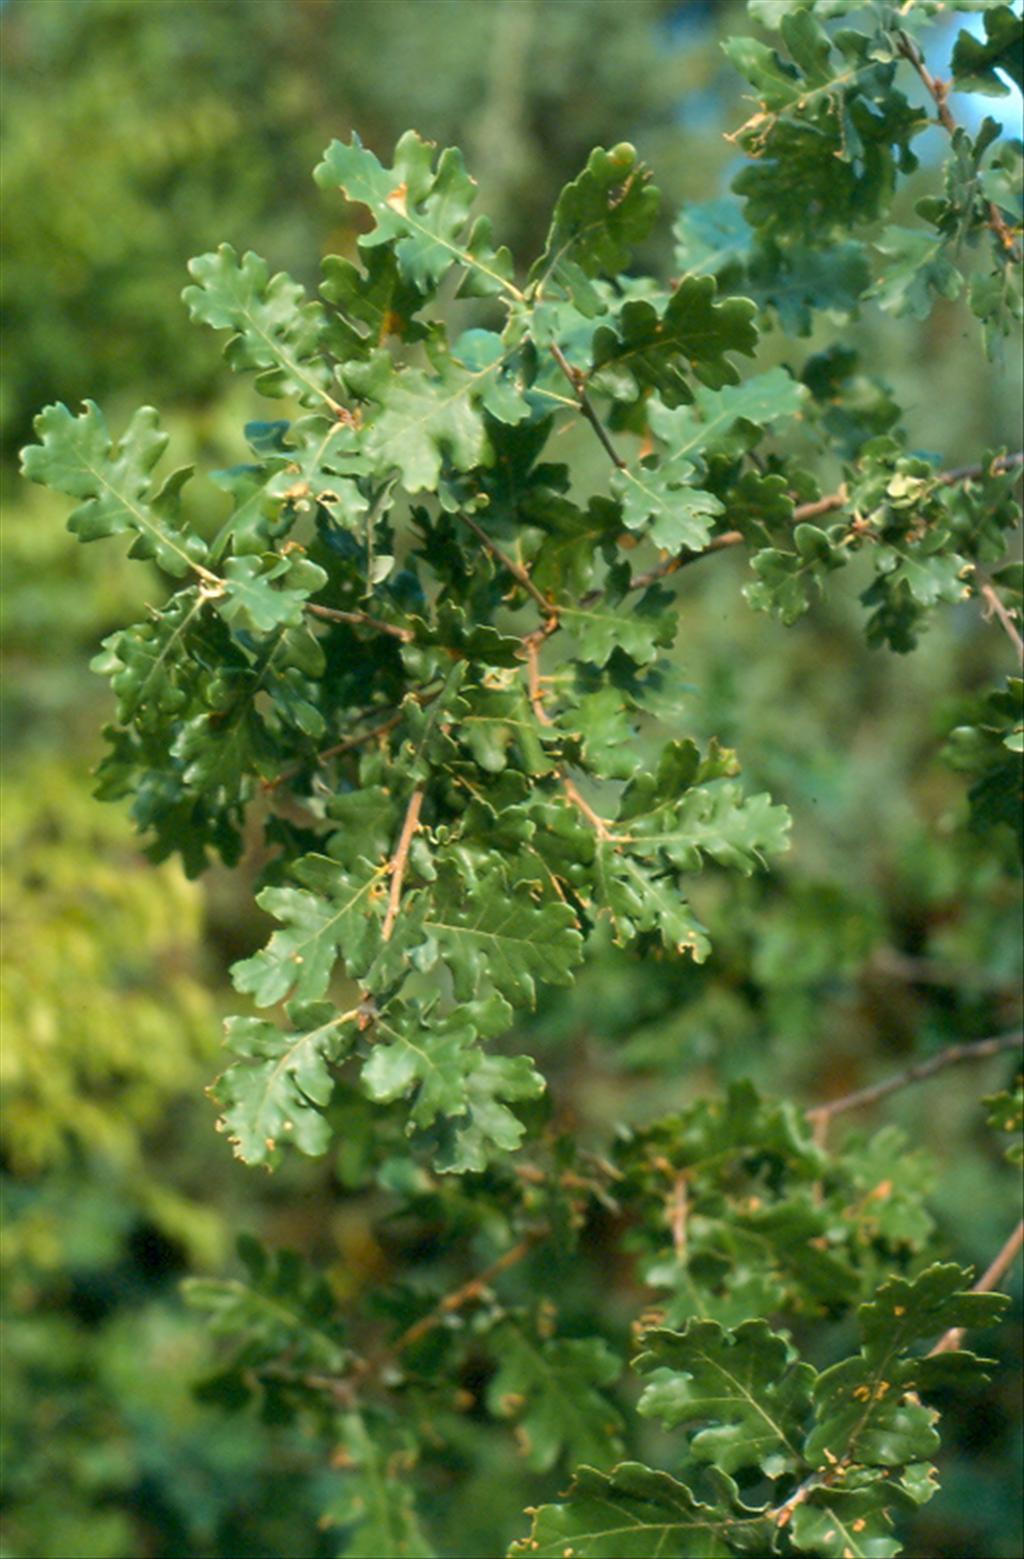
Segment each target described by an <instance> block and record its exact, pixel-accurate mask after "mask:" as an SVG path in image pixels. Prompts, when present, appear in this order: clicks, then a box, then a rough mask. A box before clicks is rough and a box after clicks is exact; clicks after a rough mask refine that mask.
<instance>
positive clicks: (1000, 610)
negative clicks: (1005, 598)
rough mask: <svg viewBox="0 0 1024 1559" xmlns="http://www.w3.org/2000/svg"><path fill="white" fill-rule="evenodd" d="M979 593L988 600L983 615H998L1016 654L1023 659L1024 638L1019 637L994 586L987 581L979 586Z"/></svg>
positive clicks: (1015, 626) (1014, 624)
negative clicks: (986, 609)
mask: <svg viewBox="0 0 1024 1559" xmlns="http://www.w3.org/2000/svg"><path fill="white" fill-rule="evenodd" d="M981 594H982V595H983V596H984V598H985V600H986V601H987V602H988V607H989V609H988V611H987V612H986V613H985V616H986V617H991V616H992V614H993V613H995V615H996V617H998V619H999V621H1000V622H1001V623H1002V625H1003V627H1004V628H1005V630H1006V634H1007V637H1008V638H1009V640H1010V643H1011V644H1013V645H1014V647H1015V648H1016V651H1017V654H1018V655H1019V656H1020V658H1021V660H1022V661H1024V639H1022V638H1021V636H1020V633H1019V632H1018V631H1017V624H1016V623H1015V622H1014V620H1013V618H1012V617H1011V615H1010V613H1009V612H1008V611H1007V609H1006V607H1005V606H1004V605H1003V603H1002V601H1001V600H1000V599H999V593H998V591H997V590H996V588H995V586H994V585H990V584H987V583H986V584H983V585H982V587H981Z"/></svg>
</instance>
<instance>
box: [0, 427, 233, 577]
mask: <svg viewBox="0 0 1024 1559" xmlns="http://www.w3.org/2000/svg"><path fill="white" fill-rule="evenodd" d="M84 406H85V410H84V411H83V412H81V413H80V415H79V416H77V417H75V416H72V414H71V412H70V411H68V409H67V407H66V406H62V405H60V404H57V405H55V406H47V408H46V410H45V411H42V412H40V414H39V416H38V417H37V418H36V420H35V423H34V427H35V430H36V433H37V434H38V436H39V440H40V442H39V443H38V444H30V445H29V446H28V448H27V449H25V450H23V451H22V470H23V471H24V473H25V475H26V476H27V477H28V478H29V480H30V481H33V482H41V483H42V484H43V485H44V486H46V487H51V488H53V490H54V491H55V492H58V493H67V494H68V495H69V496H70V497H72V498H80V499H83V500H84V501H83V502H82V503H80V504H79V505H78V507H77V508H76V509H74V510H72V513H71V516H70V518H69V520H68V529H69V530H70V531H73V532H74V534H75V535H76V536H78V537H79V538H80V540H82V541H96V540H98V539H99V538H100V537H103V536H118V535H121V534H123V533H124V532H125V531H128V532H133V533H134V535H135V538H136V539H135V543H134V545H133V547H132V555H133V556H134V557H140V558H154V559H155V560H156V562H157V563H158V564H159V566H160V567H161V568H162V569H163V570H164V571H165V572H166V573H168V574H172V575H173V576H174V577H175V578H176V579H180V578H182V576H183V575H185V574H188V573H190V572H195V573H198V574H199V575H201V576H202V575H203V574H204V573H205V570H204V568H203V561H204V559H205V557H206V547H205V545H204V543H203V541H202V539H201V538H200V537H199V536H196V535H192V534H189V533H187V532H185V531H183V530H182V529H180V528H179V526H178V525H177V523H176V517H177V505H178V498H179V495H180V491H181V488H182V486H183V484H184V482H185V481H187V479H188V477H189V476H190V474H191V468H186V469H184V470H181V471H176V472H175V473H174V475H173V476H171V477H169V478H168V479H167V481H166V482H165V483H164V485H163V487H162V488H160V489H159V490H154V489H153V486H152V478H151V473H152V470H153V467H154V466H155V465H156V464H157V462H158V460H159V459H160V456H161V455H162V454H163V452H164V450H165V448H166V447H167V434H166V433H162V432H161V431H160V425H159V422H160V419H159V417H158V415H157V413H156V412H155V411H154V410H153V408H152V407H151V406H143V407H142V408H141V410H139V411H137V412H136V413H135V416H134V417H133V418H132V420H131V422H130V423H129V425H128V427H127V428H126V430H125V432H124V433H123V434H122V436H121V439H120V442H119V443H118V444H117V445H116V446H115V444H114V442H113V440H112V439H111V437H110V434H109V433H108V431H107V424H106V420H105V418H104V416H103V413H102V412H101V411H100V409H99V407H98V406H97V405H96V404H95V402H94V401H85V402H84ZM206 577H207V578H209V579H212V578H213V576H212V575H209V574H207V575H206Z"/></svg>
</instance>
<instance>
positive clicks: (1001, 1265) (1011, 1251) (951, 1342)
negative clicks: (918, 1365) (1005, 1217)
mask: <svg viewBox="0 0 1024 1559" xmlns="http://www.w3.org/2000/svg"><path fill="white" fill-rule="evenodd" d="M1022 1245H1024V1219H1022V1220H1021V1222H1020V1223H1019V1224H1018V1225H1017V1227H1016V1228H1015V1229H1014V1231H1013V1233H1012V1234H1011V1235H1010V1238H1009V1239H1008V1240H1007V1241H1006V1244H1005V1245H1004V1246H1003V1248H1002V1250H1001V1251H1000V1252H999V1255H998V1256H997V1257H996V1258H995V1260H994V1261H993V1262H992V1263H991V1265H989V1266H988V1267H986V1269H985V1271H984V1272H983V1273H982V1274H981V1277H980V1278H979V1279H978V1281H977V1282H976V1283H973V1284H972V1285H971V1293H972V1294H990V1293H991V1292H992V1290H993V1289H994V1288H995V1286H996V1284H997V1283H998V1282H999V1280H1000V1279H1001V1278H1002V1277H1003V1276H1004V1275H1005V1274H1006V1273H1007V1272H1009V1270H1010V1268H1011V1267H1012V1266H1013V1263H1014V1261H1015V1260H1016V1258H1017V1255H1018V1253H1019V1251H1020V1249H1021V1246H1022ZM966 1330H967V1328H966V1327H964V1326H951V1327H950V1329H949V1331H948V1332H944V1333H943V1335H942V1336H941V1337H940V1338H939V1340H938V1342H937V1343H936V1344H935V1347H934V1348H931V1349H929V1352H928V1357H929V1358H931V1357H932V1355H933V1354H935V1353H955V1352H956V1350H957V1349H958V1348H959V1347H960V1346H961V1344H962V1343H963V1340H964V1332H965V1331H966Z"/></svg>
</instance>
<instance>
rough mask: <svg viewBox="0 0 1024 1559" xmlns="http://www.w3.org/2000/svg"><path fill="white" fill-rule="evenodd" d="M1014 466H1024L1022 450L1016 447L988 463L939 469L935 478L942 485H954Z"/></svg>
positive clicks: (1010, 468)
mask: <svg viewBox="0 0 1024 1559" xmlns="http://www.w3.org/2000/svg"><path fill="white" fill-rule="evenodd" d="M1014 466H1024V450H1021V449H1018V450H1017V451H1016V453H1015V454H1012V455H997V456H996V458H995V459H994V460H993V461H991V462H990V464H989V465H974V466H955V467H954V468H953V470H952V471H940V472H939V474H938V476H937V477H936V478H935V480H936V481H937V482H941V483H942V485H943V487H955V486H956V484H957V482H976V481H977V480H978V478H979V477H981V476H995V475H996V474H997V473H998V472H1001V471H1012V470H1013V468H1014Z"/></svg>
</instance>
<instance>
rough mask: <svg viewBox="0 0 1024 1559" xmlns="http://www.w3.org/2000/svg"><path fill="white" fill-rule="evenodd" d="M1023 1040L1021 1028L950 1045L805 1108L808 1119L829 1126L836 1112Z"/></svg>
mask: <svg viewBox="0 0 1024 1559" xmlns="http://www.w3.org/2000/svg"><path fill="white" fill-rule="evenodd" d="M1022 1043H1024V1033H1022V1032H1019V1031H1018V1032H1016V1033H1013V1034H997V1035H995V1036H994V1037H993V1038H991V1039H976V1040H973V1041H971V1042H970V1043H969V1044H964V1045H950V1046H948V1048H947V1049H945V1050H940V1051H939V1053H938V1055H936V1056H929V1058H928V1060H927V1061H917V1062H915V1063H914V1065H913V1066H908V1067H907V1068H906V1069H905V1070H904V1071H902V1072H897V1073H896V1075H895V1076H894V1077H887V1078H886V1079H885V1080H884V1082H881V1083H874V1084H872V1086H871V1087H870V1088H858V1089H857V1090H856V1092H855V1093H847V1094H843V1095H842V1096H841V1097H840V1098H838V1099H832V1100H830V1101H829V1103H828V1104H819V1105H815V1106H814V1107H813V1109H810V1110H807V1111H806V1115H807V1119H808V1120H809V1121H810V1122H811V1123H812V1124H813V1125H815V1126H817V1125H819V1124H823V1125H827V1124H828V1122H829V1121H830V1120H831V1119H832V1117H833V1116H834V1115H843V1114H845V1113H846V1111H847V1110H859V1109H862V1108H863V1106H864V1105H866V1104H876V1103H877V1102H878V1100H879V1099H885V1098H887V1097H888V1095H889V1094H891V1093H896V1092H897V1091H898V1090H899V1089H901V1088H907V1087H909V1086H910V1084H911V1083H922V1082H924V1081H925V1080H926V1078H929V1077H934V1076H935V1074H936V1073H937V1072H943V1071H945V1069H946V1067H947V1066H957V1065H959V1063H960V1062H961V1061H984V1060H986V1059H987V1058H988V1057H989V1056H996V1055H1000V1054H1001V1053H1002V1052H1003V1051H1004V1050H1013V1049H1016V1048H1017V1047H1019V1046H1020V1045H1021V1044H1022Z"/></svg>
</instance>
